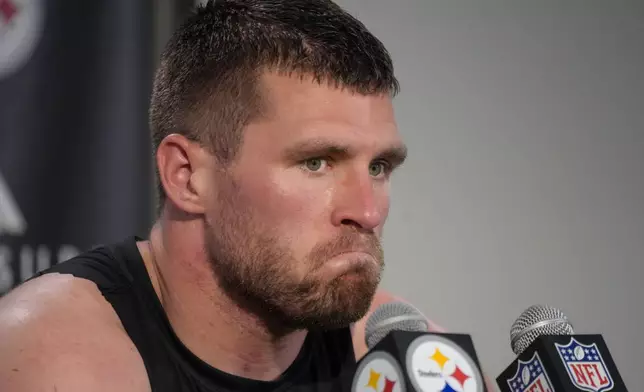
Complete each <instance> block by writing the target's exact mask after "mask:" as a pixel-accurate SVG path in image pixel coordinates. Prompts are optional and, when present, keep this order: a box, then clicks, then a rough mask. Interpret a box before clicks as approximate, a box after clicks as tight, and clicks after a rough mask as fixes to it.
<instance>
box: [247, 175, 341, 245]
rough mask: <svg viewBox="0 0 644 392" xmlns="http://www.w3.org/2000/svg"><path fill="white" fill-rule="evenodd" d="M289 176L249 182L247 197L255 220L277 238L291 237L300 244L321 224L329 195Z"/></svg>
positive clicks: (330, 193)
mask: <svg viewBox="0 0 644 392" xmlns="http://www.w3.org/2000/svg"><path fill="white" fill-rule="evenodd" d="M314 185H315V184H311V183H310V182H309V183H307V182H306V181H303V180H302V178H291V176H282V177H278V176H275V177H272V178H270V177H265V179H264V180H263V181H250V182H249V183H248V186H247V187H245V188H246V189H247V190H248V192H247V193H248V196H249V197H250V198H252V200H253V201H252V204H253V206H254V209H255V214H256V215H258V216H257V218H258V219H261V220H263V221H264V222H265V223H266V224H267V225H268V227H270V228H272V229H274V230H275V231H277V234H280V235H284V236H287V237H289V238H291V237H294V238H295V239H297V240H298V242H300V240H302V239H304V238H303V237H305V236H307V235H310V234H309V233H310V232H311V231H312V230H313V228H315V227H317V226H318V225H320V224H321V222H322V218H323V217H324V214H325V211H326V210H327V206H328V205H329V202H330V200H331V199H332V191H331V190H330V188H328V187H325V188H322V189H316V188H315V186H314Z"/></svg>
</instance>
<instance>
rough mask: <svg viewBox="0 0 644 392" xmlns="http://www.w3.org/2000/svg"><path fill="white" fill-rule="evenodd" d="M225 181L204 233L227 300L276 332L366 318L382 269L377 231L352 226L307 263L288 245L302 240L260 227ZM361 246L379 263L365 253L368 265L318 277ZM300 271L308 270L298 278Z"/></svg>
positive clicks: (334, 325) (318, 246)
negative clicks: (334, 261) (333, 260)
mask: <svg viewBox="0 0 644 392" xmlns="http://www.w3.org/2000/svg"><path fill="white" fill-rule="evenodd" d="M226 182H227V186H225V187H222V188H220V191H219V200H218V202H219V208H218V211H217V214H216V217H214V219H213V220H212V221H209V220H208V219H206V233H205V236H206V238H205V243H206V248H207V252H208V256H209V259H210V262H211V266H212V271H213V274H214V277H215V279H216V280H217V282H218V283H219V285H220V286H221V288H222V289H223V290H224V291H225V293H226V295H228V296H229V297H230V298H231V299H232V300H233V301H234V302H235V303H236V304H237V305H238V306H240V307H241V308H243V309H244V310H246V311H250V312H251V313H254V314H256V315H257V316H258V317H259V318H260V319H261V320H263V322H265V324H266V327H267V328H269V329H270V330H272V331H273V333H275V334H280V333H286V332H287V331H290V330H296V329H335V328H341V327H346V326H348V325H350V324H351V323H353V322H356V321H358V320H359V319H361V318H362V317H364V316H365V315H366V313H367V311H368V310H369V307H370V305H371V302H372V300H373V296H374V294H375V292H376V290H377V288H378V285H379V283H380V278H381V274H382V270H383V268H384V254H383V250H382V247H381V245H380V241H379V240H378V238H377V237H376V235H375V234H374V233H369V234H365V233H364V232H361V231H360V230H359V229H357V228H356V227H354V226H351V225H346V227H344V228H343V231H342V232H341V234H340V235H338V236H337V237H336V238H334V239H333V240H330V241H327V242H323V243H318V244H316V245H315V246H314V247H313V249H311V251H310V252H309V253H308V255H307V256H306V257H305V258H304V259H297V258H296V257H294V256H293V254H292V251H291V246H290V245H291V244H292V243H293V241H296V240H297V239H296V238H292V239H288V238H285V237H283V236H280V235H279V234H276V231H275V230H274V228H275V227H278V226H277V225H270V224H261V223H260V222H259V221H258V219H257V217H256V215H254V214H253V213H252V212H251V211H252V207H250V206H249V203H247V202H245V200H244V199H243V197H240V192H239V191H238V187H237V186H236V184H235V183H234V181H233V180H232V179H228V180H227V181H226ZM220 184H221V182H220ZM222 185H223V184H222ZM294 231H295V230H294ZM356 249H358V250H360V251H362V252H366V253H368V254H369V255H370V256H371V257H372V258H373V259H375V260H376V263H373V260H372V259H371V258H369V259H368V260H367V259H366V258H367V257H368V256H365V255H363V256H358V257H362V258H363V259H365V260H359V261H360V262H357V263H355V264H353V265H355V267H353V268H352V269H350V270H348V271H346V272H345V273H344V274H342V275H340V276H336V277H334V278H332V279H328V278H324V277H323V274H322V275H321V274H316V272H317V271H318V270H319V269H320V268H323V267H324V265H325V263H326V262H327V261H328V260H329V259H331V258H332V257H334V256H337V255H339V254H341V253H343V252H348V251H351V250H356ZM353 257H355V256H353ZM302 266H306V268H307V271H306V272H307V273H306V274H304V275H302V276H297V275H296V274H294V272H293V271H299V270H301V267H302ZM348 275H351V276H350V277H348Z"/></svg>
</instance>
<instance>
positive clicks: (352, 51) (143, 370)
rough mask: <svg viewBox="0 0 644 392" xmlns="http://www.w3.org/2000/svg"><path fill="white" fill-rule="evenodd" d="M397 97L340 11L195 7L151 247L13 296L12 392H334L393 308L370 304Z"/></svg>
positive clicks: (241, 4) (5, 336) (253, 4)
mask: <svg viewBox="0 0 644 392" xmlns="http://www.w3.org/2000/svg"><path fill="white" fill-rule="evenodd" d="M397 90H398V82H397V81H396V78H395V77H394V74H393V67H392V61H391V59H390V57H389V55H388V53H387V52H386V50H385V48H384V47H383V45H382V44H381V43H380V42H379V41H378V40H377V39H376V38H375V37H374V36H373V35H371V34H370V33H369V32H368V31H367V30H366V29H365V27H364V26H363V25H362V24H361V23H359V22H358V21H357V20H355V19H353V18H352V17H351V16H349V15H348V14H347V13H345V12H344V11H342V10H341V9H340V8H339V7H338V6H336V5H335V4H333V3H332V2H330V1H326V0H264V1H252V0H248V1H242V0H236V1H235V0H228V1H216V2H214V3H213V2H210V3H208V4H207V5H204V6H202V7H200V8H198V9H197V10H196V12H195V14H194V15H193V16H191V17H190V18H189V19H188V20H187V21H186V23H185V24H184V25H183V26H182V27H181V28H180V29H179V30H178V31H177V32H176V34H175V35H174V36H173V38H172V39H171V41H170V42H169V44H168V46H167V49H166V51H165V53H164V55H163V58H162V61H161V65H160V68H159V70H158V73H157V75H156V78H155V85H154V91H153V95H152V101H151V110H150V126H151V130H152V136H153V137H152V139H153V143H154V148H155V157H156V168H157V173H158V180H159V184H160V186H159V193H160V203H159V205H160V208H159V217H158V220H157V222H156V223H155V225H154V226H153V228H152V229H151V232H150V233H149V238H148V240H143V239H141V238H132V239H128V240H125V241H123V242H122V243H120V244H114V245H112V246H107V247H100V248H97V249H94V250H92V251H89V252H87V253H85V254H83V255H81V256H79V257H76V258H74V259H72V260H70V261H68V262H66V263H63V264H59V265H57V266H55V267H53V268H52V269H50V270H47V271H45V272H44V273H41V274H39V276H37V277H34V278H33V279H31V280H30V281H28V282H25V283H24V284H22V285H21V286H20V287H18V288H16V289H15V290H14V291H13V292H11V293H10V294H9V295H7V296H6V297H5V298H3V299H2V301H1V302H0V390H1V391H12V392H31V391H34V392H35V391H59V392H81V391H82V392H86V391H95V392H101V391H106V392H107V391H109V392H113V391H120V392H130V391H132V392H135V391H136V392H139V391H238V390H266V391H272V390H280V391H282V390H284V391H286V390H297V391H315V390H330V389H331V388H333V387H332V385H333V383H334V382H337V379H338V376H339V373H340V371H341V370H342V368H344V367H345V366H347V365H350V364H351V362H353V363H355V358H356V357H357V358H359V357H361V356H362V355H364V353H365V352H366V346H365V344H364V342H363V340H364V339H363V338H364V335H363V334H364V323H365V320H366V318H367V317H368V315H369V312H370V311H371V310H373V309H375V308H376V307H377V306H378V305H379V304H381V303H383V302H387V301H390V300H392V299H393V297H392V296H391V295H388V294H386V293H384V292H378V291H377V287H378V283H379V280H380V276H381V270H382V268H383V251H382V248H381V245H380V237H381V235H382V229H383V225H384V222H385V218H386V217H387V213H388V209H389V184H390V176H391V174H392V172H393V171H394V169H395V168H396V167H397V166H398V165H400V164H401V163H402V162H403V160H404V159H405V146H404V145H403V142H402V141H401V138H400V135H399V133H398V130H397V128H396V123H395V119H394V113H393V107H392V97H393V96H394V95H395V93H396V92H397ZM142 186H143V185H142ZM97 224H100V222H98V223H97Z"/></svg>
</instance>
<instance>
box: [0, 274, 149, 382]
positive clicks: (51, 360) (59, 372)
mask: <svg viewBox="0 0 644 392" xmlns="http://www.w3.org/2000/svg"><path fill="white" fill-rule="evenodd" d="M0 390H1V391H25V392H29V391H40V390H60V391H69V392H75V391H88V390H92V391H99V392H100V391H114V390H120V391H126V392H128V391H132V392H134V391H137V392H138V391H147V390H149V384H148V382H147V377H146V372H145V367H144V365H143V362H142V360H141V359H140V356H139V355H138V352H137V350H136V348H135V346H134V345H133V343H132V342H131V341H130V340H129V338H128V337H127V335H126V333H125V331H124V330H123V328H122V326H121V324H120V321H119V319H118V316H117V315H116V313H115V312H114V311H113V309H112V307H111V306H110V305H109V304H108V303H107V301H105V299H104V298H103V297H102V295H101V293H100V292H99V290H98V289H97V287H96V286H95V285H94V283H92V282H90V281H88V280H85V279H79V278H75V277H72V276H71V275H63V274H47V275H44V276H41V277H38V278H36V279H33V280H31V281H29V282H26V283H24V284H23V285H21V286H19V287H17V288H16V289H14V290H13V291H12V292H10V293H8V294H7V295H6V296H5V297H3V298H1V299H0Z"/></svg>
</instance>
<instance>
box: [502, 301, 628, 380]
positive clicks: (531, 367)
mask: <svg viewBox="0 0 644 392" xmlns="http://www.w3.org/2000/svg"><path fill="white" fill-rule="evenodd" d="M510 341H511V344H512V351H514V353H515V354H517V356H518V357H517V358H516V359H515V360H514V361H513V362H512V364H510V366H508V367H507V368H506V369H505V370H504V371H503V373H501V375H499V376H498V377H497V379H496V382H497V384H498V386H499V388H500V389H501V392H568V391H575V392H579V391H587V392H604V391H613V392H627V389H626V386H625V385H624V382H623V381H622V378H621V376H620V375H619V372H618V371H617V367H616V366H615V363H614V362H613V358H612V357H611V355H610V353H609V352H608V347H606V343H605V342H604V339H603V338H602V336H601V335H580V334H575V332H574V331H573V328H572V325H571V324H570V322H569V321H568V318H567V317H566V316H565V315H564V314H563V313H562V312H561V311H560V310H559V309H556V308H552V307H549V306H544V305H533V306H531V307H529V308H528V309H526V310H525V311H524V312H523V313H522V314H521V316H520V317H519V318H518V319H517V320H516V321H515V322H514V324H512V329H511V333H510Z"/></svg>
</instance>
